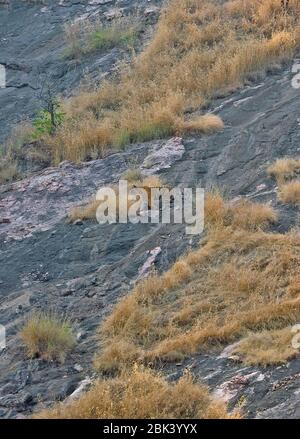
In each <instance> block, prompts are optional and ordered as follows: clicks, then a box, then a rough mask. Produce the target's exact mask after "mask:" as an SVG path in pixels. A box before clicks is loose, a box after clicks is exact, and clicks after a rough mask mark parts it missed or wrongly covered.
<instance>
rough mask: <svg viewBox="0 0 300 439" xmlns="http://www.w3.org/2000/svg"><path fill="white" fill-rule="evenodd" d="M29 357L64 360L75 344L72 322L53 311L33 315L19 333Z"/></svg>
mask: <svg viewBox="0 0 300 439" xmlns="http://www.w3.org/2000/svg"><path fill="white" fill-rule="evenodd" d="M19 335H20V337H21V338H22V340H23V342H24V343H25V346H26V349H27V353H28V356H29V357H35V356H38V357H41V358H43V359H45V360H47V361H60V362H63V361H64V360H65V358H66V355H67V354H68V352H69V351H70V350H71V349H72V347H73V346H74V344H75V338H74V336H73V334H72V329H71V326H70V323H69V321H68V320H66V319H60V318H59V317H58V316H56V315H55V314H53V313H48V314H47V313H36V314H34V315H32V316H31V317H30V318H29V319H28V320H27V322H26V323H25V325H24V327H23V328H22V330H21V331H20V333H19Z"/></svg>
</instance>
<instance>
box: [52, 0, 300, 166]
mask: <svg viewBox="0 0 300 439" xmlns="http://www.w3.org/2000/svg"><path fill="white" fill-rule="evenodd" d="M299 13H300V4H299V2H298V1H297V0H291V1H290V8H289V13H288V14H286V13H285V12H284V11H283V10H282V8H281V7H280V1H279V0H266V1H264V2H261V0H252V1H251V2H246V1H245V0H232V1H225V2H220V1H218V0H203V1H201V2H199V1H198V0H170V2H168V4H167V6H166V7H165V9H164V10H163V12H162V13H161V17H160V20H159V23H158V25H157V29H156V33H155V35H154V37H153V39H152V41H151V42H150V44H148V45H147V47H146V48H145V49H144V51H143V52H142V53H141V54H140V55H138V56H137V57H136V58H135V59H133V62H132V65H131V66H127V67H126V68H124V69H123V70H122V71H121V72H120V75H119V77H118V78H116V79H114V80H111V81H106V82H104V83H103V84H102V86H101V87H100V88H99V89H97V90H93V91H91V92H87V91H84V92H82V93H79V94H78V96H75V97H74V98H72V99H70V100H69V101H68V102H66V103H65V105H64V107H65V112H66V121H65V124H64V126H63V127H62V128H61V129H59V130H58V131H57V133H56V135H55V137H54V138H51V139H49V144H50V147H51V149H52V153H53V159H54V161H55V162H58V161H60V160H63V159H69V160H73V161H80V160H82V159H83V158H85V157H89V155H90V154H91V152H93V151H94V150H95V149H96V150H98V151H99V155H101V154H104V153H105V151H106V150H107V149H110V148H113V147H123V146H125V145H127V144H130V143H133V142H138V141H144V140H150V139H153V138H158V137H165V136H168V135H170V134H173V133H177V132H179V133H182V132H185V131H187V132H190V131H200V132H203V133H210V132H212V131H213V130H215V129H220V128H222V123H221V121H220V120H217V119H216V118H215V119H212V117H213V116H212V115H209V116H205V118H204V119H203V118H202V119H198V120H197V119H195V118H193V117H192V118H191V120H186V117H185V116H186V114H187V111H188V112H189V113H190V112H191V111H193V110H195V111H196V110H199V109H200V108H202V107H203V105H205V104H207V101H209V100H210V99H211V97H213V96H214V95H215V94H216V93H217V92H219V91H222V90H224V89H228V88H229V87H231V88H233V87H235V86H237V85H239V84H241V83H243V81H244V80H245V79H247V76H248V75H249V74H250V73H252V72H255V71H258V70H261V69H264V68H265V67H267V66H268V65H269V64H272V63H273V62H274V61H276V62H280V61H281V60H283V59H286V58H287V57H290V56H291V55H292V54H293V52H294V49H295V48H296V47H297V46H298V44H299V41H300V32H299Z"/></svg>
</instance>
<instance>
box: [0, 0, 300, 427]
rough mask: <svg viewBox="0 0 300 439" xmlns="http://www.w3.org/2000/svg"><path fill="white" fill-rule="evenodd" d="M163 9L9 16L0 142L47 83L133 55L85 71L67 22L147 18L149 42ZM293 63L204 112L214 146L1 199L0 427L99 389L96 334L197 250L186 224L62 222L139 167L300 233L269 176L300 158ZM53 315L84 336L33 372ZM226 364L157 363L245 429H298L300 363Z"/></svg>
mask: <svg viewBox="0 0 300 439" xmlns="http://www.w3.org/2000/svg"><path fill="white" fill-rule="evenodd" d="M160 3H161V2H159V1H146V0H145V1H134V0H120V1H117V0H116V1H114V0H99V1H97V0H95V1H89V2H80V1H57V2H56V1H48V2H45V5H44V4H43V5H40V4H34V5H32V4H30V3H29V2H25V1H17V0H16V1H14V0H12V1H11V2H10V4H7V5H2V4H1V5H0V42H1V50H0V64H3V65H5V66H6V69H7V73H8V77H7V87H6V88H5V89H0V102H1V106H0V121H1V123H0V140H1V139H2V140H4V138H5V137H6V136H7V134H8V133H9V132H10V129H11V128H12V127H13V126H14V125H15V124H16V123H17V122H19V121H20V120H21V119H23V118H24V116H26V117H29V118H30V117H33V115H34V113H35V112H36V110H37V108H38V98H37V94H38V90H39V88H40V82H39V81H40V76H41V75H42V76H43V75H45V74H47V75H48V74H49V75H50V76H51V78H52V79H53V80H54V82H55V86H56V91H57V93H62V94H64V95H69V94H70V93H71V92H72V91H73V90H74V89H75V88H76V87H77V86H78V85H79V83H80V81H81V80H82V79H83V78H84V76H85V75H88V76H89V80H91V79H92V80H95V81H100V82H101V80H102V78H103V77H104V76H105V77H106V76H107V75H110V74H112V72H114V71H115V69H116V68H117V66H118V61H119V60H121V59H124V57H125V58H128V57H129V56H130V54H129V53H128V51H126V50H122V49H120V48H113V49H111V50H108V51H105V53H99V52H95V53H93V54H88V55H85V56H84V57H83V58H82V60H81V61H80V62H79V63H78V62H76V61H74V60H71V61H70V60H66V59H65V58H64V57H63V56H62V54H63V52H64V50H65V42H64V39H63V37H62V26H63V24H64V23H65V22H66V21H68V20H71V19H72V20H74V19H76V18H77V19H80V18H82V17H86V16H94V15H97V16H98V15H99V16H100V18H101V19H102V20H114V19H115V18H114V17H117V16H118V14H124V15H126V14H129V13H134V12H135V11H136V10H137V9H139V14H140V16H141V17H143V24H142V28H143V32H142V33H141V41H143V39H144V40H145V41H147V39H148V38H149V36H150V35H151V33H152V32H153V29H152V27H153V24H154V23H155V22H156V20H157V17H158V7H160ZM137 50H139V49H138V48H137ZM295 57H296V54H295ZM292 63H293V60H292V59H289V61H286V62H285V63H279V64H277V65H276V64H274V63H273V64H272V68H270V69H266V71H265V72H264V73H260V74H256V75H254V76H253V77H252V78H250V79H249V80H248V82H247V84H245V85H244V86H243V87H239V88H237V89H236V90H235V91H233V92H228V91H227V93H226V96H222V95H220V96H215V97H214V98H213V99H212V100H211V102H210V103H209V104H208V109H207V110H208V111H209V112H211V113H212V114H215V115H218V116H220V117H221V118H222V120H223V121H224V124H225V127H224V129H223V130H222V131H220V132H218V133H216V134H212V135H198V134H190V135H186V136H181V137H178V136H177V137H175V136H174V137H172V136H170V137H167V138H164V139H159V140H154V141H149V142H143V143H137V144H134V145H132V146H130V147H128V148H125V149H124V150H122V151H117V152H114V153H112V154H110V155H108V156H106V157H105V158H101V159H95V160H90V161H86V162H82V163H80V164H77V165H76V164H73V163H71V162H67V161H64V162H62V163H61V164H60V165H59V166H57V167H47V168H44V169H39V170H38V171H35V172H33V173H31V174H30V175H27V176H26V178H23V179H21V180H18V181H15V182H10V183H7V184H3V185H1V186H0V323H1V324H2V325H4V326H5V327H6V330H7V347H6V349H4V350H2V351H1V353H0V417H2V418H7V417H9V418H16V417H17V418H22V417H24V416H29V415H31V414H32V413H33V412H35V411H38V410H40V409H42V408H44V407H45V406H46V407H48V406H50V405H51V404H53V403H54V402H57V401H64V400H65V399H66V398H67V397H69V396H70V395H72V394H73V392H74V391H75V390H76V389H78V388H82V387H87V386H88V385H89V384H90V382H91V381H92V380H93V379H94V378H95V376H96V372H95V371H94V369H93V366H92V360H93V357H94V354H95V351H96V349H97V345H98V335H97V328H98V326H99V324H100V322H101V321H102V320H103V319H104V318H105V316H107V315H109V314H110V313H111V311H112V308H113V306H114V304H115V303H116V302H117V301H118V300H119V299H120V298H121V297H123V296H125V295H126V294H127V293H128V292H129V291H130V290H131V289H132V286H133V285H134V284H135V282H136V281H137V280H138V279H140V278H142V277H145V276H146V275H147V274H148V273H149V272H150V271H151V270H152V269H153V268H155V269H156V270H157V271H158V272H163V271H165V270H166V269H168V268H169V267H170V266H171V265H172V264H173V263H174V262H175V261H176V260H177V259H178V258H179V257H180V256H181V255H183V254H185V253H186V252H187V251H189V250H191V249H194V248H196V247H197V246H198V245H199V236H193V237H191V236H188V235H186V234H185V226H184V225H178V224H177V225H172V224H171V225H163V224H143V225H133V224H116V225H105V226H101V225H99V224H97V223H96V222H95V221H93V220H90V221H81V220H77V221H75V222H73V223H72V224H69V223H67V222H66V216H67V214H68V212H69V211H70V210H71V209H72V208H73V207H74V206H77V205H79V204H80V203H81V202H82V201H85V200H86V199H88V198H89V197H91V196H93V195H94V194H95V192H96V191H97V189H98V188H99V187H100V186H103V185H108V184H113V183H116V182H118V180H119V178H120V177H121V176H122V174H123V173H124V172H125V171H126V170H127V169H128V168H130V167H131V166H133V165H134V167H136V168H138V169H140V170H141V171H142V172H145V173H146V174H147V175H159V177H160V178H161V179H163V180H164V181H165V182H166V183H167V184H168V185H169V186H170V187H175V186H177V185H179V186H180V187H195V186H198V187H199V186H201V187H205V188H207V189H209V188H212V187H219V188H222V192H224V193H226V194H227V196H228V197H229V198H230V199H233V200H237V199H239V198H240V197H245V198H246V199H248V200H251V201H257V202H263V203H268V204H269V205H270V206H272V207H274V208H276V209H277V211H278V221H277V223H276V224H274V225H272V226H271V232H280V233H286V232H287V231H289V230H290V229H291V228H293V227H295V226H298V225H299V224H298V221H299V214H298V207H297V206H295V205H292V204H283V203H281V202H279V201H278V199H277V192H278V187H277V183H276V182H275V181H274V180H272V179H271V178H270V177H268V175H267V168H268V166H269V165H270V164H271V163H273V162H274V161H275V160H276V159H277V158H281V157H285V156H289V157H296V156H298V155H299V140H300V130H299V114H298V113H299V110H298V107H299V98H300V95H299V90H298V89H295V88H293V87H292V85H291V80H292V77H293V75H294V74H293V73H292V71H291V70H292ZM202 238H203V236H201V237H200V240H201V239H202ZM49 309H50V310H55V311H56V312H57V311H58V312H59V313H61V314H64V315H67V316H68V317H69V318H70V319H71V322H72V326H73V328H74V331H75V334H76V345H75V348H74V349H73V350H72V352H71V353H70V354H69V355H68V356H67V358H66V361H65V362H64V363H63V364H60V363H58V362H47V361H45V360H44V359H42V358H30V359H28V358H27V356H26V351H25V348H24V345H23V343H22V341H21V339H20V337H19V335H18V334H19V331H20V329H21V328H22V325H23V324H24V321H25V320H26V318H27V317H28V316H29V315H30V314H32V313H33V312H35V311H38V310H42V311H44V310H49ZM299 318H300V316H299ZM229 345H230V344H229ZM231 352H232V350H231V349H230V346H228V345H227V346H226V345H225V346H219V347H218V348H217V349H213V350H211V351H206V352H205V353H199V354H193V355H190V356H188V357H187V358H185V359H183V360H182V361H175V362H173V363H172V362H163V361H162V362H161V364H160V365H159V369H161V370H162V372H163V374H164V375H165V376H166V377H167V378H168V380H169V381H176V380H178V378H179V377H180V376H182V374H183V373H184V371H185V370H186V369H189V370H191V372H192V374H193V376H194V377H195V379H196V381H197V382H204V383H205V384H207V385H208V386H209V388H210V390H211V392H212V394H214V395H215V396H216V397H217V398H220V399H222V400H224V401H226V402H228V403H229V408H230V409H232V408H234V407H237V406H242V408H243V413H244V416H245V417H251V418H278V417H279V418H298V417H299V415H300V403H299V396H298V395H299V382H300V381H299V379H300V362H299V358H297V357H296V358H292V359H291V360H289V361H288V362H285V363H284V364H279V365H273V366H268V367H262V366H259V365H252V366H249V365H244V364H242V363H240V362H237V361H236V358H235V359H234V358H232V354H231Z"/></svg>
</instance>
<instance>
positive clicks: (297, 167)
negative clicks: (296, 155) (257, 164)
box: [267, 158, 300, 185]
mask: <svg viewBox="0 0 300 439" xmlns="http://www.w3.org/2000/svg"><path fill="white" fill-rule="evenodd" d="M267 172H268V174H269V175H270V176H271V177H274V178H276V180H277V183H278V184H279V185H281V184H283V183H284V182H285V181H286V180H290V179H292V178H294V177H295V176H296V175H297V174H298V173H299V172H300V159H293V158H283V159H277V160H276V162H275V163H273V164H272V165H271V166H269V167H268V169H267Z"/></svg>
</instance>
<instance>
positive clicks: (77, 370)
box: [74, 364, 83, 372]
mask: <svg viewBox="0 0 300 439" xmlns="http://www.w3.org/2000/svg"><path fill="white" fill-rule="evenodd" d="M74 369H75V370H76V372H82V371H83V367H82V366H80V364H75V365H74Z"/></svg>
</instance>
